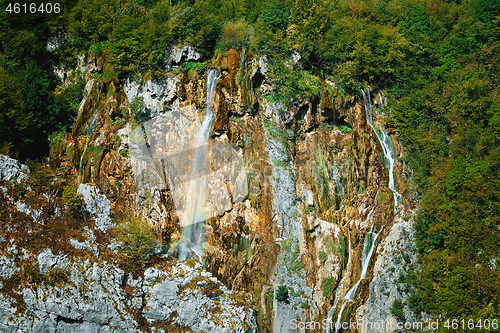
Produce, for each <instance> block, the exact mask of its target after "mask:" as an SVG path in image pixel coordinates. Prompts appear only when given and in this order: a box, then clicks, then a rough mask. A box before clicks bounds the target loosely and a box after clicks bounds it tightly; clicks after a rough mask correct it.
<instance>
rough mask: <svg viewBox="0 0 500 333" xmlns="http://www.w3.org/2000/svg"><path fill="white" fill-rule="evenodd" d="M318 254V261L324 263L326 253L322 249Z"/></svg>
mask: <svg viewBox="0 0 500 333" xmlns="http://www.w3.org/2000/svg"><path fill="white" fill-rule="evenodd" d="M318 256H319V261H320V262H321V263H322V264H324V263H325V262H326V253H325V252H324V251H319V253H318Z"/></svg>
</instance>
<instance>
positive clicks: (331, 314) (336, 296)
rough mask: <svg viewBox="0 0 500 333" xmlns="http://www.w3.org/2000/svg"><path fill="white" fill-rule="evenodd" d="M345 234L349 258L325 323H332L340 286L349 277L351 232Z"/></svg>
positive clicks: (328, 326)
mask: <svg viewBox="0 0 500 333" xmlns="http://www.w3.org/2000/svg"><path fill="white" fill-rule="evenodd" d="M347 234H348V235H349V236H348V237H349V250H348V253H347V255H348V256H349V257H348V259H347V266H346V271H345V274H344V277H343V278H342V280H340V282H339V284H338V286H337V290H336V292H335V302H334V303H333V306H332V308H331V309H330V311H328V316H327V317H326V322H327V323H331V322H332V318H333V314H334V313H335V309H336V308H337V304H338V302H339V299H340V293H341V292H342V285H343V284H344V281H345V279H346V278H347V277H348V276H349V270H350V269H351V232H350V231H349V229H348V230H347ZM325 332H326V333H330V325H327V326H326V330H325Z"/></svg>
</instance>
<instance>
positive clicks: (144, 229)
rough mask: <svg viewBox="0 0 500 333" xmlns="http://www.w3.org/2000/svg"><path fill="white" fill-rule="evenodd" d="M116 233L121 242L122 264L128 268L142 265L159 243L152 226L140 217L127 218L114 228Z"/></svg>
mask: <svg viewBox="0 0 500 333" xmlns="http://www.w3.org/2000/svg"><path fill="white" fill-rule="evenodd" d="M114 235H115V237H116V239H117V241H119V242H120V243H121V253H120V255H121V256H122V259H123V264H122V265H123V266H124V268H125V269H127V270H131V269H132V268H136V267H142V266H143V265H144V264H145V263H146V261H147V260H148V259H149V258H150V257H151V256H152V255H153V253H154V249H155V247H156V245H157V244H158V241H157V240H156V238H155V235H154V233H153V231H152V230H151V227H150V226H149V225H148V224H146V223H144V222H143V221H142V220H140V219H126V220H125V222H123V223H121V224H120V225H119V226H118V227H115V228H114Z"/></svg>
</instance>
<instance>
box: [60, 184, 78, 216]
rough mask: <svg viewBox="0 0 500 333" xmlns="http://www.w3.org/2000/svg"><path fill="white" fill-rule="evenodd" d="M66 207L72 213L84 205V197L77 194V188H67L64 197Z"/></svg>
mask: <svg viewBox="0 0 500 333" xmlns="http://www.w3.org/2000/svg"><path fill="white" fill-rule="evenodd" d="M62 197H63V199H64V203H65V205H66V206H67V207H68V209H69V210H70V211H76V210H78V209H80V208H81V207H82V205H83V196H82V195H81V194H79V193H77V188H76V186H72V185H69V186H66V187H65V188H64V191H63V195H62Z"/></svg>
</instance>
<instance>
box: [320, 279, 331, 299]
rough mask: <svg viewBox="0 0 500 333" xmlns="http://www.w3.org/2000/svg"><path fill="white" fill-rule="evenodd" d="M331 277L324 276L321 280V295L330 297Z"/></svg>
mask: <svg viewBox="0 0 500 333" xmlns="http://www.w3.org/2000/svg"><path fill="white" fill-rule="evenodd" d="M333 283H334V280H333V277H329V278H325V279H323V280H322V281H321V288H322V289H323V296H324V297H325V298H326V299H330V297H331V296H332V293H333Z"/></svg>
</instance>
